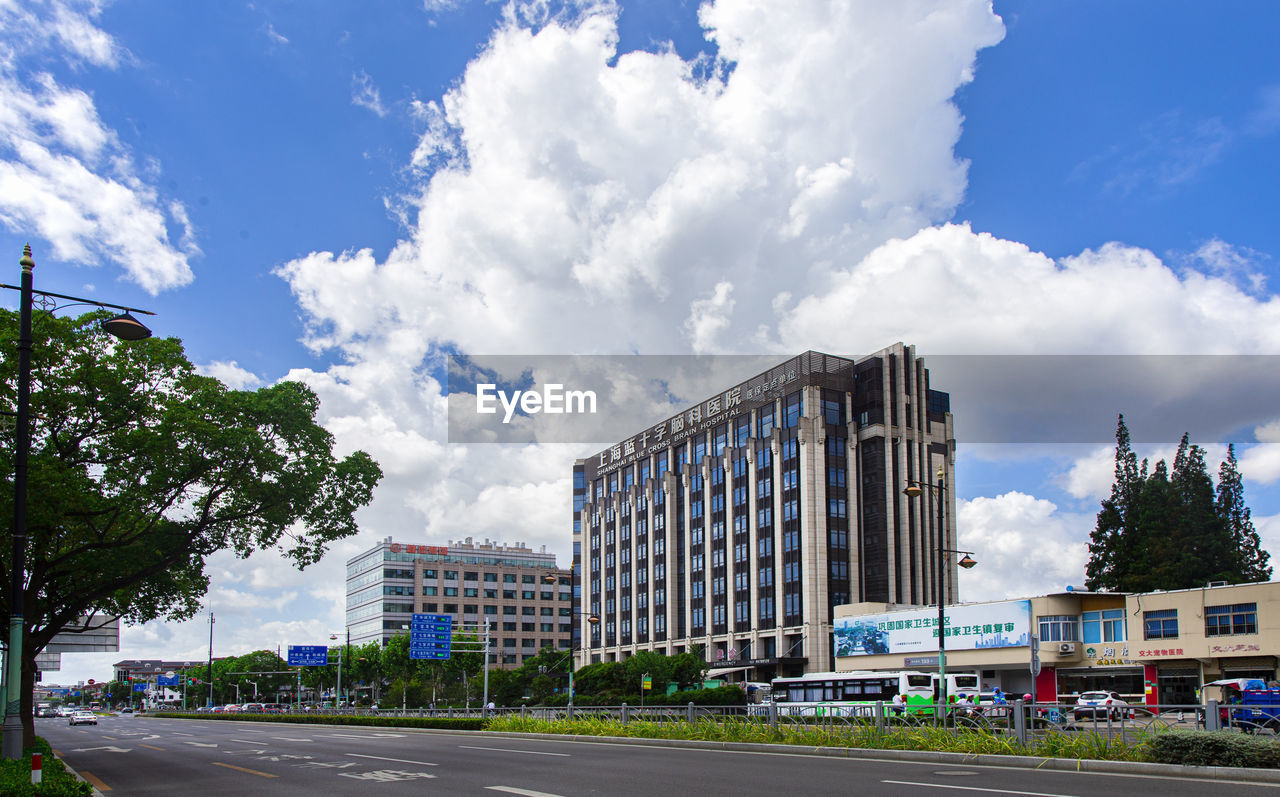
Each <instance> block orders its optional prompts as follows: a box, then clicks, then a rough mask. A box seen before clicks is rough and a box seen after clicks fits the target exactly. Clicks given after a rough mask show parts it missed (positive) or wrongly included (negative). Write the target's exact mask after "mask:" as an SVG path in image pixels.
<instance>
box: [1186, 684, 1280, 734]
mask: <svg viewBox="0 0 1280 797" xmlns="http://www.w3.org/2000/svg"><path fill="white" fill-rule="evenodd" d="M1201 697H1202V699H1203V700H1204V701H1206V703H1207V702H1208V701H1209V700H1217V701H1218V704H1219V705H1218V719H1219V721H1220V723H1221V724H1222V725H1223V726H1224V727H1225V726H1228V725H1232V726H1235V727H1237V728H1240V729H1241V730H1244V731H1249V732H1254V733H1256V732H1257V731H1260V730H1270V731H1271V732H1272V733H1277V732H1280V682H1276V681H1272V682H1270V683H1267V682H1266V681H1263V680H1261V679H1258V678H1228V679H1226V680H1222V681H1212V682H1210V683H1207V684H1205V685H1204V688H1203V689H1202V690H1201Z"/></svg>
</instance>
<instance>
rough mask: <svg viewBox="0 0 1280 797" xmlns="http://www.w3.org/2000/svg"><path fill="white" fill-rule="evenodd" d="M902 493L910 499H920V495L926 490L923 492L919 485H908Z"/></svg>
mask: <svg viewBox="0 0 1280 797" xmlns="http://www.w3.org/2000/svg"><path fill="white" fill-rule="evenodd" d="M902 492H903V494H904V495H906V496H907V497H908V498H919V497H920V494H921V493H923V492H924V490H921V489H920V485H918V484H908V485H907V486H906V487H905V488H903V490H902Z"/></svg>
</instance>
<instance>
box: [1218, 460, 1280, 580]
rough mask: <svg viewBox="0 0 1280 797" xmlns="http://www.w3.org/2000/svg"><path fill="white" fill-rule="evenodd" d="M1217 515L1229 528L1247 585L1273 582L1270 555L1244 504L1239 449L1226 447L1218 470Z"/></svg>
mask: <svg viewBox="0 0 1280 797" xmlns="http://www.w3.org/2000/svg"><path fill="white" fill-rule="evenodd" d="M1217 509H1218V514H1219V515H1220V516H1221V517H1222V518H1223V520H1224V522H1225V523H1226V524H1227V531H1228V533H1229V535H1230V537H1231V547H1232V550H1233V551H1234V552H1235V555H1236V569H1237V570H1238V571H1239V572H1240V574H1241V575H1242V576H1243V578H1244V580H1245V581H1270V580H1271V565H1270V564H1268V562H1269V561H1270V560H1271V554H1269V553H1267V552H1266V551H1264V550H1263V549H1262V540H1261V539H1260V538H1259V537H1258V532H1257V530H1256V529H1255V528H1254V527H1253V520H1252V517H1251V514H1252V513H1251V512H1250V511H1249V507H1247V506H1245V503H1244V483H1243V481H1242V480H1241V478H1240V471H1239V469H1238V468H1237V467H1236V447H1235V446H1233V445H1229V446H1227V459H1226V461H1225V462H1223V463H1222V466H1221V467H1220V468H1219V469H1218V495H1217Z"/></svg>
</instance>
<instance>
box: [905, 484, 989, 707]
mask: <svg viewBox="0 0 1280 797" xmlns="http://www.w3.org/2000/svg"><path fill="white" fill-rule="evenodd" d="M925 488H928V489H932V490H936V491H937V493H938V527H937V529H938V531H937V533H938V564H937V568H936V569H937V571H938V587H937V599H938V600H937V603H938V705H939V706H940V708H939V709H938V710H939V711H940V712H941V711H943V710H945V708H946V705H947V634H946V630H947V615H946V607H947V593H946V572H947V554H949V553H962V554H964V558H963V559H961V560H960V561H958V562H957V563H956V564H958V565H960V566H961V567H963V568H964V569H965V570H968V569H969V568H971V567H973V566H974V565H976V564H977V563H978V562H977V561H976V560H975V559H973V558H972V557H971V556H970V552H969V551H957V550H955V549H954V548H948V547H946V526H944V525H943V516H942V507H943V505H944V504H945V503H946V502H947V501H946V498H947V482H946V479H945V477H944V475H943V472H942V468H938V483H937V484H936V485H930V484H928V483H927V482H924V483H922V482H915V481H909V482H907V486H906V488H904V489H903V491H902V492H903V493H905V494H906V495H907V497H909V498H919V497H920V496H922V495H924V490H925Z"/></svg>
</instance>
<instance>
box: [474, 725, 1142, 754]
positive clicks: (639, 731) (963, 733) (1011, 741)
mask: <svg viewBox="0 0 1280 797" xmlns="http://www.w3.org/2000/svg"><path fill="white" fill-rule="evenodd" d="M487 730H491V731H509V732H518V733H549V734H570V735H573V734H577V735H582V736H620V737H636V738H646V739H693V740H699V741H714V742H751V743H760V744H787V745H795V746H801V747H849V748H859V749H870V750H932V751H941V752H949V753H964V754H968V755H1019V756H1053V757H1060V758H1075V759H1084V758H1090V759H1105V760H1112V761H1142V760H1145V757H1146V751H1145V748H1144V747H1143V746H1142V745H1141V744H1137V745H1135V744H1126V743H1125V742H1124V741H1123V740H1121V739H1119V738H1110V737H1107V736H1106V735H1105V734H1092V733H1081V734H1070V735H1068V734H1061V733H1055V734H1048V735H1046V736H1045V737H1044V738H1043V739H1038V740H1037V741H1036V742H1035V743H1034V744H1032V745H1031V746H1029V747H1024V746H1022V745H1021V744H1019V743H1018V741H1017V740H1016V738H1015V737H1013V736H1010V735H1009V734H1007V733H999V732H996V733H993V732H990V731H985V730H980V729H973V730H968V729H960V730H956V729H948V728H935V727H931V726H893V725H886V726H881V727H877V726H876V725H875V724H873V723H845V722H829V723H821V722H816V723H804V724H786V723H784V724H781V725H779V726H778V727H777V728H774V727H772V726H771V725H769V724H768V723H767V722H761V721H759V720H749V719H742V718H733V717H729V718H724V719H722V720H716V719H706V718H702V719H698V720H696V721H695V722H692V723H688V722H649V721H633V722H628V723H626V724H625V725H624V724H623V723H622V722H620V721H618V720H610V719H598V718H581V719H573V720H563V719H562V720H538V719H522V718H521V717H520V716H519V715H515V714H513V715H509V716H501V717H494V718H493V719H491V720H490V722H489V725H488V727H487Z"/></svg>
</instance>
